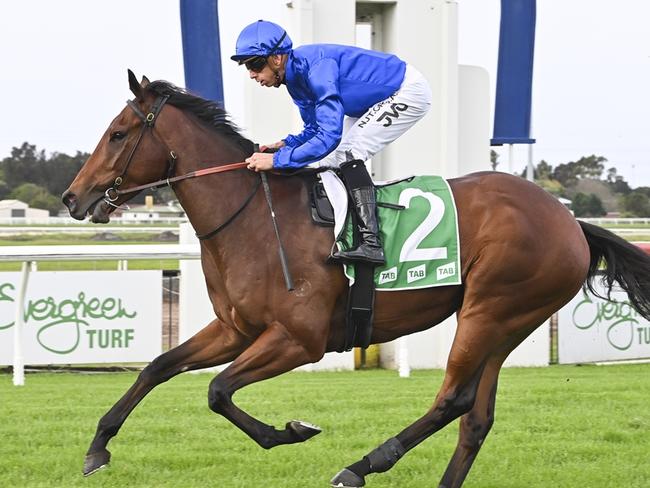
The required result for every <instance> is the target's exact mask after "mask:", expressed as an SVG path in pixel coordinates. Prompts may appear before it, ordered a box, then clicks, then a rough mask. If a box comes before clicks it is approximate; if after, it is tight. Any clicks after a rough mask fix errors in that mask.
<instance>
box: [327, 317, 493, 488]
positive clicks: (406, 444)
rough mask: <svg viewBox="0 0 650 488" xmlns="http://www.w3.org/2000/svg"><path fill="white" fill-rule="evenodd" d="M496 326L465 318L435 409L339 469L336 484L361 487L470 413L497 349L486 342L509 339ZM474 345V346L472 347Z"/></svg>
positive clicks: (334, 479) (336, 485) (459, 329)
mask: <svg viewBox="0 0 650 488" xmlns="http://www.w3.org/2000/svg"><path fill="white" fill-rule="evenodd" d="M499 334H500V332H499V331H498V330H495V328H491V327H485V323H484V322H483V321H481V322H480V323H478V322H476V321H469V320H466V319H463V318H462V317H461V318H460V319H459V322H458V329H457V331H456V337H455V338H454V343H453V345H452V348H451V352H450V354H449V360H448V365H447V371H446V373H445V379H444V381H443V384H442V387H441V388H440V391H439V392H438V395H437V396H436V400H435V402H434V404H433V406H432V407H431V409H430V410H429V411H428V412H427V413H426V414H425V415H424V416H423V417H421V418H420V419H419V420H417V421H415V422H414V423H413V424H411V425H410V426H409V427H407V428H406V429H404V430H403V431H402V432H401V433H399V434H398V435H397V436H395V437H393V438H391V439H389V440H388V441H386V442H385V443H383V444H382V445H380V446H379V447H378V448H376V449H375V450H373V451H372V452H370V453H369V454H368V455H366V456H364V457H363V459H361V460H360V461H358V462H356V463H354V464H352V465H350V466H348V467H347V468H345V469H344V470H342V471H341V472H339V473H338V474H337V475H336V476H335V477H334V478H333V479H332V481H331V484H332V486H334V487H346V488H357V487H360V486H364V485H365V480H364V478H365V476H366V475H368V474H370V473H382V472H384V471H388V470H389V469H390V468H391V467H393V466H394V465H395V463H397V461H398V460H399V459H400V458H401V457H402V456H403V455H404V454H405V453H406V452H407V451H409V450H411V449H413V448H414V447H415V446H417V445H418V444H420V443H421V442H422V441H424V440H425V439H426V438H428V437H429V436H431V435H432V434H434V433H435V432H437V431H438V430H440V429H442V428H443V427H444V426H445V425H447V424H448V423H450V422H451V421H453V420H454V419H456V418H458V417H459V416H461V415H463V414H465V413H467V412H469V411H470V410H471V409H472V407H473V406H474V401H475V398H476V394H477V391H478V387H479V383H480V382H481V378H482V376H483V372H484V369H485V367H486V364H487V360H488V358H489V356H490V355H491V353H493V352H494V349H492V350H490V349H488V348H487V347H485V346H483V345H487V344H491V343H492V344H494V343H495V342H494V341H496V343H497V344H499V343H503V342H505V338H503V337H502V338H499ZM470 346H471V347H470Z"/></svg>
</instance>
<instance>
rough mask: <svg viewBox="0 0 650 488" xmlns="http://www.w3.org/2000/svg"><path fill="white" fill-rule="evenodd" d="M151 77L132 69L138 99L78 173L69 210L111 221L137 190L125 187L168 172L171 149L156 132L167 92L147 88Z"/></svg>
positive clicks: (131, 80)
mask: <svg viewBox="0 0 650 488" xmlns="http://www.w3.org/2000/svg"><path fill="white" fill-rule="evenodd" d="M147 85H149V80H148V79H147V78H146V77H143V78H142V82H138V80H137V79H136V77H135V75H134V74H133V73H132V72H131V70H129V87H130V89H131V91H132V92H133V94H134V95H135V99H134V100H130V101H129V102H127V106H126V107H125V108H124V109H123V110H122V111H121V112H120V113H119V114H118V115H117V117H115V118H114V119H113V121H112V122H111V123H110V125H109V126H108V128H107V129H106V132H104V135H103V136H102V138H101V139H100V141H99V143H98V144H97V147H96V148H95V150H94V151H93V153H92V154H91V155H90V157H89V158H88V160H87V161H86V163H85V164H84V166H83V167H82V168H81V170H80V171H79V174H77V177H76V178H75V179H74V181H73V182H72V184H71V185H70V187H69V188H68V189H67V190H66V191H65V192H64V193H63V195H62V200H63V203H64V204H65V206H66V207H68V210H69V211H70V215H71V216H72V217H74V218H75V219H77V220H83V219H84V218H85V217H86V215H90V217H91V221H92V222H95V223H106V222H108V221H109V215H110V213H111V212H113V211H114V210H115V209H116V208H118V206H119V205H120V204H122V203H124V202H125V201H127V200H129V199H130V198H132V197H133V196H134V195H135V194H136V193H135V192H134V193H128V194H123V193H121V192H120V188H128V187H134V186H137V185H141V184H145V183H149V182H151V181H154V180H158V179H160V178H161V177H163V176H165V171H166V168H167V165H168V159H169V151H168V150H167V148H166V146H165V144H164V143H163V142H162V141H161V140H160V138H158V137H156V135H155V134H154V133H153V127H154V124H155V122H156V118H157V116H158V114H159V112H160V110H161V109H162V107H163V105H164V104H165V101H166V97H164V96H159V95H157V94H155V93H150V92H149V91H148V90H147Z"/></svg>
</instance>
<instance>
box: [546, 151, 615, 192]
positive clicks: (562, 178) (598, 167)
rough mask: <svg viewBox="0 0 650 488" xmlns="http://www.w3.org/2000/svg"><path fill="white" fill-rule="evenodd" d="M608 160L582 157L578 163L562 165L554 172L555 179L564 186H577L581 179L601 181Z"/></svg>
mask: <svg viewBox="0 0 650 488" xmlns="http://www.w3.org/2000/svg"><path fill="white" fill-rule="evenodd" d="M606 162H607V158H605V157H603V156H596V155H593V154H592V155H591V156H587V157H582V158H580V159H579V160H578V161H571V162H568V163H565V164H560V165H558V166H556V167H555V169H554V170H553V179H556V180H558V181H559V182H560V183H562V185H564V186H575V184H576V183H577V181H578V180H579V179H583V178H591V179H599V178H600V177H601V176H602V174H603V170H604V168H605V165H604V163H606Z"/></svg>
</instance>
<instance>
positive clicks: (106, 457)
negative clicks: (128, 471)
mask: <svg viewBox="0 0 650 488" xmlns="http://www.w3.org/2000/svg"><path fill="white" fill-rule="evenodd" d="M110 460H111V453H110V452H108V450H106V449H104V450H103V451H99V452H94V453H92V454H87V455H86V459H85V460H84V476H90V475H91V474H93V473H96V472H97V471H99V470H100V469H102V468H105V467H107V466H108V463H109V461H110Z"/></svg>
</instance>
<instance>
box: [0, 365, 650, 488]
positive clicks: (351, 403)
mask: <svg viewBox="0 0 650 488" xmlns="http://www.w3.org/2000/svg"><path fill="white" fill-rule="evenodd" d="M649 373H650V365H617V366H607V367H596V366H585V367H576V366H553V367H549V368H543V369H540V368H530V369H507V370H504V372H503V373H502V375H501V382H500V386H499V395H498V397H497V410H496V417H497V418H496V423H495V426H494V428H493V429H492V433H491V435H490V437H489V438H488V440H487V441H486V443H485V446H484V448H483V450H482V452H481V454H480V455H479V457H478V459H477V461H476V463H475V465H474V468H473V470H472V471H471V472H470V475H469V477H468V480H467V481H466V483H465V487H467V488H472V487H474V488H478V487H481V488H507V487H510V488H520V487H527V488H533V487H540V488H541V487H544V488H546V487H549V486H553V487H563V488H564V487H576V488H577V487H580V488H583V487H589V488H599V487H602V488H605V487H607V488H609V487H622V486H625V487H639V488H641V487H647V486H649V485H650V464H648V462H647V455H648V451H649V449H650V412H648V400H649V399H650V384H649V382H648V374H649ZM135 377H136V376H135V374H133V373H118V374H105V375H75V374H68V373H63V374H44V373H40V374H32V375H28V376H27V385H26V386H25V387H22V388H16V387H14V386H12V384H11V377H10V376H9V375H0V422H1V424H0V425H1V427H0V435H1V437H0V440H1V443H0V486H2V487H12V488H17V487H77V486H79V487H81V486H83V487H86V488H89V487H127V486H128V487H131V486H134V487H135V486H137V487H140V486H151V487H154V486H156V487H158V486H166V487H167V486H168V487H208V486H209V487H215V486H218V487H220V488H235V487H237V488H240V487H241V488H244V487H245V488H249V487H272V488H276V487H277V488H305V487H306V488H311V487H314V488H316V487H327V486H329V484H328V481H329V479H330V478H331V476H333V475H334V474H335V473H336V472H337V471H338V470H339V469H340V468H342V467H343V466H345V465H347V464H349V463H350V462H352V461H355V460H357V459H358V458H360V457H361V456H363V455H364V454H366V453H367V452H368V451H369V450H371V449H372V448H374V447H376V445H378V444H379V443H381V442H383V441H384V440H386V439H387V438H389V437H392V436H393V435H395V434H396V433H397V432H398V431H400V430H401V429H402V428H403V427H404V426H406V424H407V423H409V422H411V421H413V420H415V419H416V418H417V417H419V416H420V415H421V414H422V413H423V412H424V411H425V410H426V409H427V408H428V407H429V406H430V404H431V401H432V400H433V398H434V395H435V392H436V390H437V388H438V386H439V385H440V383H441V381H442V372H441V371H416V372H415V373H414V375H413V376H412V377H411V378H409V379H400V378H398V377H397V375H396V374H395V373H394V372H392V371H381V370H379V371H358V372H354V373H351V372H346V373H291V374H287V375H284V376H281V377H279V378H275V379H273V380H270V381H266V382H263V383H260V384H256V385H252V386H250V387H248V388H246V389H244V390H242V391H241V392H240V393H238V394H237V395H236V397H235V399H236V401H237V402H238V404H239V405H240V406H242V407H243V408H244V409H246V410H248V411H249V412H250V413H251V414H253V415H255V416H258V417H259V418H260V419H262V420H264V421H266V422H268V423H272V424H274V425H276V426H281V425H284V423H285V422H286V421H288V420H290V419H294V418H298V419H303V420H307V421H311V422H314V423H317V424H318V425H320V426H321V427H323V429H324V432H323V433H322V434H321V435H319V436H317V437H315V438H314V439H312V440H310V441H308V442H307V443H305V444H301V445H293V446H281V447H277V448H275V449H272V450H270V451H264V450H263V449H261V448H259V447H257V445H256V444H254V443H253V441H251V440H250V439H248V437H246V436H245V435H244V434H243V433H241V432H240V431H239V430H237V429H236V428H235V427H233V426H232V425H230V424H229V423H228V422H227V421H226V420H224V419H223V418H221V417H219V416H217V415H215V414H213V413H211V412H210V411H209V409H208V408H207V400H206V392H207V386H208V383H209V381H210V379H211V377H212V376H211V375H207V374H199V375H191V374H185V375H181V376H179V377H177V378H174V379H173V380H171V381H170V382H168V383H166V384H164V385H161V386H159V387H158V388H156V389H155V390H154V391H153V392H152V393H151V394H150V395H149V396H148V397H147V398H145V400H144V401H143V402H142V403H141V404H140V405H139V406H138V408H136V410H135V411H134V413H133V414H132V416H131V417H130V418H129V420H128V421H127V422H126V424H125V425H124V427H123V429H122V431H121V432H120V434H119V435H118V436H117V437H116V438H115V439H114V440H113V441H112V442H111V444H110V445H109V449H110V450H111V451H112V453H113V459H112V466H111V467H110V468H108V469H105V470H103V471H100V472H99V473H97V474H95V475H93V476H92V477H90V478H86V479H84V478H82V476H81V463H82V461H83V456H84V454H85V450H86V449H87V447H88V443H89V442H90V439H91V437H92V434H93V433H94V429H95V425H96V423H97V420H98V419H99V418H100V417H101V415H102V414H103V413H104V412H105V411H106V410H107V409H108V408H109V407H110V406H111V405H112V404H113V403H114V402H115V401H116V400H117V399H118V397H119V396H120V395H121V394H122V393H123V392H124V391H125V390H126V389H127V388H128V386H129V385H130V384H131V383H132V382H133V380H134V379H135ZM456 432H457V428H456V423H454V424H453V425H451V426H448V427H447V428H446V429H444V430H443V431H441V432H440V433H438V434H437V435H435V436H433V437H432V438H430V439H429V440H427V441H425V442H424V443H423V444H422V445H420V446H419V447H417V448H416V449H414V450H413V451H411V452H410V453H409V454H407V456H406V457H405V458H403V459H402V460H401V461H400V462H399V463H398V465H397V466H395V467H394V468H393V469H392V470H391V471H389V472H387V473H383V474H378V475H371V476H369V477H368V478H367V480H366V481H367V485H366V486H368V488H387V487H407V488H420V487H423V488H424V487H427V488H428V487H435V486H437V482H438V481H439V479H440V476H441V475H442V473H443V471H444V468H445V467H446V464H447V461H448V459H449V457H450V455H451V453H452V450H453V446H454V445H455V440H456V435H457V434H456Z"/></svg>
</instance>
